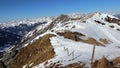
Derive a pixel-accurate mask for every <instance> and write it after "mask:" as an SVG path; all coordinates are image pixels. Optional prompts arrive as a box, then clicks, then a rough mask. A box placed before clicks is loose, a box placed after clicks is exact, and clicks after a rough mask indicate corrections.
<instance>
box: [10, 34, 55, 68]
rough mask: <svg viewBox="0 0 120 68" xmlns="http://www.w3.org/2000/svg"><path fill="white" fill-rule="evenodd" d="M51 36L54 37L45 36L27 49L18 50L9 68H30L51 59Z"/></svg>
mask: <svg viewBox="0 0 120 68" xmlns="http://www.w3.org/2000/svg"><path fill="white" fill-rule="evenodd" d="M52 36H54V35H52V34H48V35H45V36H43V37H42V38H40V39H38V40H36V41H35V42H33V43H32V44H30V45H28V46H27V47H24V48H22V49H20V51H19V52H18V54H17V55H16V57H15V58H14V59H13V60H12V62H11V63H10V64H9V68H22V66H24V65H27V66H26V68H31V67H32V66H35V65H38V64H40V63H42V62H44V61H46V60H49V59H51V58H53V57H54V55H55V52H54V49H53V47H52V45H51V43H50V39H49V38H50V37H52ZM31 63H33V64H32V65H31V67H30V66H28V65H30V64H31Z"/></svg>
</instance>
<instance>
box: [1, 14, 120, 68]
mask: <svg viewBox="0 0 120 68" xmlns="http://www.w3.org/2000/svg"><path fill="white" fill-rule="evenodd" d="M119 34H120V19H119V18H117V17H114V16H112V15H109V14H104V13H90V14H68V15H63V14H62V15H60V16H57V17H55V18H54V19H52V20H50V21H48V22H47V23H45V24H42V25H39V26H37V27H36V28H34V29H33V30H31V31H30V32H28V33H27V34H26V35H25V36H24V38H22V40H21V41H20V43H19V44H17V45H16V47H14V48H13V49H12V50H11V52H10V53H7V54H6V55H4V57H3V58H2V61H3V63H4V64H5V65H7V66H8V67H10V68H29V67H33V68H60V67H62V68H91V57H92V50H93V46H94V45H95V54H94V60H93V61H96V60H98V61H97V62H94V63H93V65H94V67H95V68H98V66H99V64H101V63H102V62H103V61H105V62H103V63H102V65H100V66H104V65H106V64H108V65H106V66H107V67H108V68H110V67H111V68H113V67H116V68H119V67H120V66H119V63H120V61H119V60H118V59H120V58H119V57H120V37H119ZM6 56H7V57H8V58H9V59H8V58H5V57H6ZM103 56H104V57H105V58H103V59H102V60H103V61H101V60H100V59H101V58H102V57H103ZM6 59H7V60H6ZM11 59H12V60H11ZM8 61H9V62H8ZM110 62H111V63H110ZM100 68H104V67H100Z"/></svg>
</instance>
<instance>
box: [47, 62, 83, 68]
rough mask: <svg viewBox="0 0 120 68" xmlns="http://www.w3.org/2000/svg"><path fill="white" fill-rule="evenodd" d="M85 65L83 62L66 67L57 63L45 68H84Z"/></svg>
mask: <svg viewBox="0 0 120 68" xmlns="http://www.w3.org/2000/svg"><path fill="white" fill-rule="evenodd" d="M84 66H85V64H83V63H81V62H76V63H72V64H68V65H66V66H63V65H62V64H61V63H59V61H58V62H56V63H51V64H50V65H49V66H45V68H84Z"/></svg>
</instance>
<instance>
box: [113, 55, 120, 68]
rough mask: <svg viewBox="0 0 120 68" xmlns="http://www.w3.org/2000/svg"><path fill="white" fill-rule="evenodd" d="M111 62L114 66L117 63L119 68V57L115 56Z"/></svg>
mask: <svg viewBox="0 0 120 68" xmlns="http://www.w3.org/2000/svg"><path fill="white" fill-rule="evenodd" d="M113 64H114V65H116V66H117V65H118V64H119V65H118V66H119V68H120V57H117V58H116V59H114V60H113ZM118 66H117V67H118Z"/></svg>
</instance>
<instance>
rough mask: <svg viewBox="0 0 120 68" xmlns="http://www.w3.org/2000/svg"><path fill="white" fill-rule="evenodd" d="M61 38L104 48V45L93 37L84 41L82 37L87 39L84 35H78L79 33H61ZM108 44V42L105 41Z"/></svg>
mask: <svg viewBox="0 0 120 68" xmlns="http://www.w3.org/2000/svg"><path fill="white" fill-rule="evenodd" d="M57 34H58V35H60V36H63V37H65V38H68V39H71V40H74V41H81V42H84V43H88V44H93V45H98V46H99V45H100V46H104V45H103V44H102V43H100V42H99V41H97V40H95V39H94V38H92V37H88V38H87V39H82V38H80V37H82V36H83V37H86V36H85V35H84V34H82V33H78V32H70V31H66V32H61V33H57ZM105 42H106V41H105Z"/></svg>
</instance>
